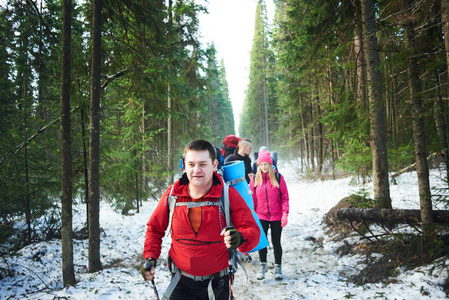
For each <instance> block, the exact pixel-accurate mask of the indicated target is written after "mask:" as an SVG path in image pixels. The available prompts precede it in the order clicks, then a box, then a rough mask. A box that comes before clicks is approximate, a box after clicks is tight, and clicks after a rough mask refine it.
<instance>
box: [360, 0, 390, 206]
mask: <svg viewBox="0 0 449 300" xmlns="http://www.w3.org/2000/svg"><path fill="white" fill-rule="evenodd" d="M361 4H362V20H363V21H362V23H363V52H364V54H365V62H366V72H367V83H368V99H369V108H370V113H369V114H370V126H371V130H370V142H371V151H372V153H373V182H374V200H375V202H376V206H377V207H378V208H391V198H390V184H389V182H388V161H387V145H386V135H385V126H384V110H385V107H384V105H383V102H382V86H381V79H380V72H379V70H378V67H379V53H378V52H377V38H376V21H375V13H374V2H373V0H361Z"/></svg>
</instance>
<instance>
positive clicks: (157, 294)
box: [151, 279, 160, 300]
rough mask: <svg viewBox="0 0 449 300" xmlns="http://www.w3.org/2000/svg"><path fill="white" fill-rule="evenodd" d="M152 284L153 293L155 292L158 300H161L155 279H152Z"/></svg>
mask: <svg viewBox="0 0 449 300" xmlns="http://www.w3.org/2000/svg"><path fill="white" fill-rule="evenodd" d="M151 284H152V285H153V291H154V295H155V296H156V300H160V299H159V293H158V292H157V288H156V284H155V283H154V279H151Z"/></svg>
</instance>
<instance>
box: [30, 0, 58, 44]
mask: <svg viewBox="0 0 449 300" xmlns="http://www.w3.org/2000/svg"><path fill="white" fill-rule="evenodd" d="M26 2H27V3H28V4H30V5H31V6H32V7H34V9H35V10H36V13H37V15H38V16H39V19H40V20H41V22H42V24H44V27H45V29H47V31H48V33H50V35H51V36H52V37H53V38H54V39H55V40H56V42H58V43H60V41H59V39H58V37H57V36H56V35H55V34H54V33H53V32H52V31H51V30H50V28H48V26H47V23H45V21H44V19H43V18H42V15H41V13H40V12H39V8H38V7H37V5H36V3H35V2H34V1H32V0H26Z"/></svg>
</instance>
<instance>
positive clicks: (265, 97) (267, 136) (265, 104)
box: [262, 41, 270, 149]
mask: <svg viewBox="0 0 449 300" xmlns="http://www.w3.org/2000/svg"><path fill="white" fill-rule="evenodd" d="M264 45H265V41H264ZM263 51H264V57H263V71H262V72H263V107H264V116H265V119H264V124H265V126H264V128H265V130H264V133H265V134H264V139H265V141H266V142H265V145H266V146H267V147H268V149H270V127H269V121H270V120H269V116H268V87H267V65H266V62H267V58H266V49H263Z"/></svg>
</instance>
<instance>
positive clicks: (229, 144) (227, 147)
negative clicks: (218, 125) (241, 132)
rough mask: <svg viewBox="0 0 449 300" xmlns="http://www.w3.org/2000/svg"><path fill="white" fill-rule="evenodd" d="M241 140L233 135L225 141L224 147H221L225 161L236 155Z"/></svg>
mask: <svg viewBox="0 0 449 300" xmlns="http://www.w3.org/2000/svg"><path fill="white" fill-rule="evenodd" d="M240 140H241V138H239V137H238V136H235V135H233V134H230V135H228V136H226V137H225V138H224V139H223V145H222V146H221V154H223V159H226V157H227V156H228V155H230V154H232V153H234V151H235V150H236V149H237V144H238V143H239V141H240Z"/></svg>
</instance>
